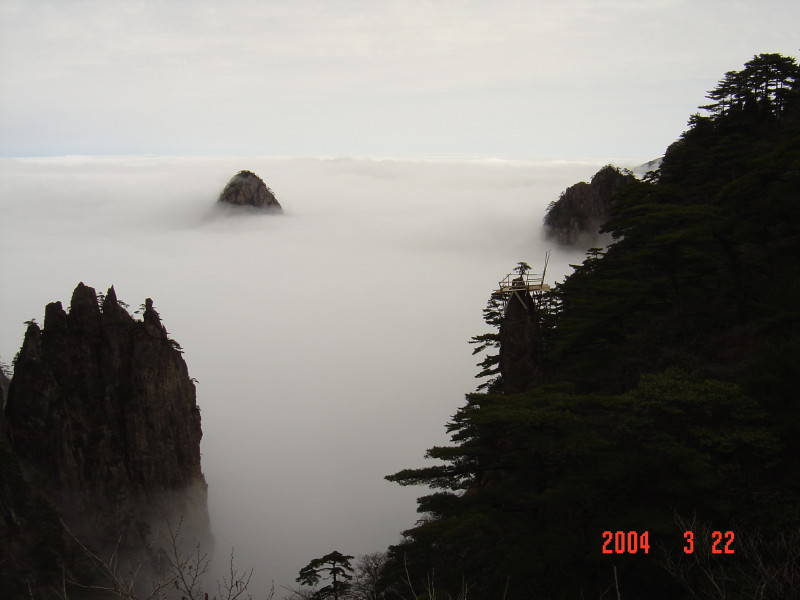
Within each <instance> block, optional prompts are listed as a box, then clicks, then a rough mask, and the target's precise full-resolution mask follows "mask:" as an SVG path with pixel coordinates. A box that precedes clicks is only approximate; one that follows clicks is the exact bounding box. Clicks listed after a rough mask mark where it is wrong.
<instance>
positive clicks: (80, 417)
mask: <svg viewBox="0 0 800 600" xmlns="http://www.w3.org/2000/svg"><path fill="white" fill-rule="evenodd" d="M2 420H3V421H4V424H3V425H4V427H3V428H4V429H5V436H4V437H5V438H6V439H4V440H2V443H3V444H4V446H5V448H6V454H5V455H4V468H7V470H8V473H11V474H12V475H14V476H15V477H17V478H20V477H21V478H22V479H23V480H24V483H25V486H27V489H28V493H27V494H23V497H20V495H19V494H18V493H17V495H16V496H14V494H11V493H10V492H9V491H8V490H6V493H4V495H3V498H0V500H2V501H3V504H4V507H3V509H4V513H5V516H6V524H5V525H6V528H5V531H3V532H2V533H3V534H4V538H8V540H11V545H12V546H13V545H14V544H16V545H17V546H18V547H19V549H22V550H25V549H26V548H27V549H28V550H29V549H30V548H29V546H30V542H31V540H32V539H35V538H36V537H37V535H38V534H37V532H36V531H33V532H31V531H30V530H29V529H25V527H26V526H27V527H33V528H34V529H35V528H36V525H35V524H33V525H32V524H31V519H28V521H27V525H25V523H16V524H15V523H14V518H15V516H16V515H19V514H22V513H21V508H22V507H21V506H20V503H22V502H25V501H26V498H28V499H29V498H30V497H32V496H33V495H36V496H37V497H39V496H41V497H42V498H43V499H42V501H41V502H40V504H42V506H49V508H43V509H42V510H45V511H46V510H51V509H52V511H54V512H55V513H56V515H53V514H51V515H50V518H49V520H48V521H47V523H46V525H47V527H49V528H51V529H52V528H54V527H56V526H57V525H59V524H60V521H61V520H63V523H64V524H66V526H67V527H68V528H69V532H71V533H69V534H68V535H67V532H65V531H56V532H54V533H53V535H51V538H53V539H58V540H62V541H63V540H67V542H69V541H70V540H71V539H72V534H74V536H75V537H77V538H78V539H80V540H81V541H82V542H83V543H85V544H86V545H87V546H89V547H91V548H93V549H94V550H95V551H101V550H105V549H107V548H112V547H114V546H115V545H116V544H119V546H120V548H119V553H120V555H121V556H123V557H125V556H128V557H129V558H130V559H131V560H137V561H145V562H148V563H152V568H153V570H157V569H158V567H157V565H156V564H155V563H157V561H158V555H159V552H160V549H161V547H162V546H163V542H164V539H163V537H161V536H162V535H163V528H164V526H165V525H166V524H167V523H172V524H173V526H174V524H175V523H177V522H178V520H179V519H182V520H183V531H184V533H185V534H186V535H187V536H188V537H191V538H192V539H194V540H199V541H200V542H201V543H204V544H207V543H208V542H209V541H210V534H209V523H208V510H207V505H206V482H205V479H204V477H203V473H202V470H201V466H200V439H201V437H202V431H201V426H200V410H199V408H198V406H197V402H196V398H195V388H194V383H193V382H192V380H191V379H190V377H189V375H188V370H187V367H186V363H185V362H184V361H183V358H182V356H181V352H180V347H179V346H178V345H177V343H176V342H174V341H173V340H171V339H170V338H169V337H168V336H167V332H166V329H165V328H164V326H163V325H162V324H161V319H160V317H159V315H158V313H157V312H156V310H155V308H154V307H153V303H152V301H151V300H150V299H148V300H147V301H146V303H145V306H144V315H143V320H141V321H138V320H135V319H134V318H133V317H131V316H130V315H129V314H128V312H127V310H125V308H123V307H122V306H120V303H119V302H118V300H117V297H116V293H115V291H114V288H113V287H112V288H110V289H109V290H108V293H107V294H106V295H105V297H104V298H103V299H102V304H100V303H99V302H98V298H97V294H96V293H95V291H94V289H92V288H90V287H87V286H85V285H83V284H82V283H81V284H78V286H77V287H76V288H75V291H74V292H73V294H72V300H71V303H70V308H69V312H65V311H64V309H63V308H62V306H61V303H60V302H53V303H50V304H48V305H47V307H46V309H45V319H44V327H43V328H40V327H39V326H38V325H37V324H36V323H35V322H30V323H29V324H28V329H27V331H26V332H25V339H24V342H23V345H22V349H21V350H20V352H19V355H18V356H17V358H16V360H15V368H14V375H13V378H12V379H11V383H10V386H9V389H8V397H7V400H6V406H5V410H4V414H3V418H2ZM13 461H16V463H17V465H14V464H12V462H13ZM17 471H18V472H17ZM15 493H16V492H15ZM9 519H10V521H11V523H10V525H9ZM51 533H52V532H51ZM8 540H4V541H8ZM73 550H74V549H73ZM50 551H51V553H55V554H59V552H58V551H57V548H52V549H50ZM23 554H24V552H23ZM67 554H69V552H67ZM73 558H74V556H69V555H67V556H63V555H62V556H60V561H61V562H63V563H64V564H66V565H67V566H68V567H69V565H71V564H73V563H74V561H73V560H71V559H73ZM22 567H24V569H23V568H22ZM41 567H42V563H41V561H40V562H38V563H37V562H36V561H33V564H31V563H28V564H23V565H20V566H18V568H16V569H14V568H12V572H11V575H14V576H15V577H17V579H20V580H24V581H28V582H31V581H32V582H33V584H34V587H36V585H37V584H38V585H43V584H45V583H47V581H46V580H47V576H42V573H41V572H38V571H39V570H40V569H41ZM2 568H3V570H4V571H5V569H6V568H7V566H6V565H3V567H2ZM22 571H27V572H22ZM2 574H3V575H4V577H8V576H9V573H8V572H3V573H2Z"/></svg>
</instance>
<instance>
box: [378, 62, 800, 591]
mask: <svg viewBox="0 0 800 600" xmlns="http://www.w3.org/2000/svg"><path fill="white" fill-rule="evenodd" d="M708 98H709V100H710V104H707V105H705V106H703V107H701V108H702V110H703V111H704V114H696V115H693V116H692V117H691V118H690V120H689V127H688V129H687V131H686V132H684V133H683V134H682V135H681V137H680V139H679V140H678V141H677V142H675V143H674V144H673V145H671V146H670V147H669V148H668V149H667V152H666V155H665V158H664V161H663V164H662V165H661V168H660V170H659V171H657V172H654V173H650V174H649V175H648V176H647V177H646V178H645V179H644V180H642V181H636V182H633V183H630V184H629V185H627V186H624V187H623V188H621V189H620V190H619V192H618V193H617V194H616V195H615V197H614V199H613V202H612V203H611V209H610V210H611V213H610V218H609V220H608V222H607V223H606V224H605V226H604V228H603V230H604V231H605V232H608V233H610V234H611V235H612V237H613V240H614V242H613V243H612V244H611V245H610V246H609V247H607V248H605V249H592V250H591V251H590V252H589V253H588V254H587V258H586V260H585V261H584V262H583V263H582V264H581V265H575V266H574V272H573V273H572V274H571V275H570V276H568V277H567V278H566V279H565V281H564V282H562V283H561V284H559V285H558V286H556V288H555V289H554V290H553V291H551V292H549V293H548V294H547V295H546V297H545V298H544V301H543V302H542V303H541V304H538V305H537V307H536V309H535V310H534V314H532V316H531V320H530V322H529V323H528V324H527V325H524V326H525V327H530V328H532V329H531V331H533V332H535V337H536V340H537V341H536V343H535V346H536V348H534V349H532V350H531V352H533V354H532V356H535V359H536V361H537V365H536V372H535V376H532V377H531V378H530V381H529V382H528V385H527V386H526V389H525V390H524V391H523V392H521V393H511V388H509V386H507V385H506V384H507V383H508V374H507V373H503V370H502V369H501V368H500V360H499V354H497V353H495V354H492V352H493V351H495V350H497V349H498V347H499V346H501V345H502V341H503V335H505V334H504V333H503V321H504V318H505V317H504V316H503V314H502V311H501V309H500V308H499V303H498V299H497V298H491V299H490V302H489V305H488V307H487V309H486V312H485V316H486V320H487V323H488V324H490V325H492V326H493V327H495V328H499V329H500V331H499V332H498V331H492V332H490V333H487V334H483V335H480V336H477V337H476V338H474V341H475V342H476V343H478V344H479V348H478V349H482V350H483V351H484V352H489V354H488V355H486V356H485V358H484V359H483V362H482V363H481V365H482V372H481V375H483V376H488V377H489V378H490V380H489V382H488V383H489V385H488V386H487V393H472V394H468V395H467V397H466V403H465V404H464V406H462V407H461V408H460V409H459V410H458V412H457V413H456V414H455V415H454V416H453V418H452V420H451V421H450V423H449V424H448V425H447V430H448V432H449V433H450V434H451V439H452V444H451V445H449V446H445V447H434V448H431V449H430V450H428V453H427V456H428V457H429V458H432V459H436V463H435V464H433V465H432V466H429V467H426V468H422V469H408V470H404V471H401V472H399V473H396V474H393V475H390V476H389V477H388V479H390V480H391V481H395V482H397V483H400V484H401V485H411V484H425V485H428V486H430V487H431V488H432V491H431V493H429V494H427V495H425V496H423V497H421V498H420V499H419V501H418V502H419V512H420V513H421V518H420V520H419V521H418V522H417V524H416V525H415V526H413V527H412V528H410V529H409V530H407V531H406V532H404V538H403V541H402V542H401V543H399V544H398V545H396V546H393V547H391V548H390V549H389V562H388V566H387V568H386V569H385V570H384V573H383V586H384V590H385V591H386V592H387V593H391V592H392V591H396V592H398V594H400V595H402V596H403V597H407V596H408V595H409V593H410V592H409V590H413V595H415V596H416V597H418V598H431V597H432V593H434V592H435V594H437V595H438V597H448V596H450V597H453V598H456V597H464V596H465V595H468V596H469V597H473V598H481V599H489V598H498V599H499V598H508V599H523V598H525V599H527V598H600V597H621V598H683V597H687V598H688V597H699V598H723V597H724V598H753V597H761V598H794V597H800V595H798V594H800V592H798V590H800V557H799V556H798V550H797V548H800V464H798V461H797V456H798V455H799V453H800V401H799V400H798V392H797V387H796V381H795V380H796V375H797V365H798V363H799V361H798V359H800V336H798V328H797V324H798V314H799V311H798V305H800V288H799V287H798V282H800V267H798V250H800V204H799V202H800V69H799V68H798V65H797V63H796V61H795V59H793V58H789V57H784V56H780V55H777V54H761V55H758V56H756V57H754V58H753V60H751V61H750V62H748V63H747V64H746V65H745V66H744V68H743V69H742V70H741V71H731V72H728V73H726V74H725V75H724V77H723V79H722V80H721V81H720V83H719V85H718V86H717V87H716V88H714V89H713V90H712V91H711V92H709V95H708ZM522 268H523V269H524V266H523V267H522ZM506 333H507V332H506ZM500 352H501V353H502V348H500ZM688 529H691V530H693V531H694V532H695V533H696V543H697V551H696V552H694V553H693V554H684V553H683V551H682V548H683V547H684V543H685V540H684V537H683V532H684V531H685V530H688ZM606 530H608V531H612V532H614V531H617V530H621V531H637V532H644V531H648V532H649V545H650V548H649V552H648V553H646V554H645V553H644V552H643V550H640V551H638V552H637V553H636V554H610V555H608V554H603V553H602V552H601V549H602V545H603V538H602V532H603V531H606ZM715 530H718V531H733V532H735V536H736V539H735V543H734V544H733V545H732V548H734V549H735V554H727V555H714V554H711V553H710V547H711V544H712V542H711V539H710V536H711V532H712V531H715ZM465 592H466V594H465ZM618 594H619V596H618ZM759 594H761V595H759Z"/></svg>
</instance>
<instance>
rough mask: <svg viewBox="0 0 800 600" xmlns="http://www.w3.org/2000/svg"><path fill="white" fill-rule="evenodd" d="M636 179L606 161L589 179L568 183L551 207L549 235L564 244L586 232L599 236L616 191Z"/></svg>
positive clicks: (573, 241)
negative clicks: (588, 180)
mask: <svg viewBox="0 0 800 600" xmlns="http://www.w3.org/2000/svg"><path fill="white" fill-rule="evenodd" d="M634 180H635V177H634V176H633V175H631V174H629V173H623V172H622V171H620V170H619V169H617V168H616V167H613V166H611V165H606V166H605V167H603V168H602V169H600V170H599V171H597V173H595V174H594V175H593V176H592V179H591V180H590V182H589V183H586V182H585V181H581V182H579V183H576V184H575V185H572V186H570V187H568V188H567V189H566V190H564V192H563V193H562V194H561V196H559V198H558V200H557V201H555V202H551V203H550V206H548V208H547V213H546V214H545V217H544V224H545V230H546V233H547V235H548V237H551V238H555V239H557V240H558V241H559V242H561V243H562V244H574V243H576V242H577V241H578V239H579V238H580V237H581V236H582V235H587V236H589V237H596V236H597V234H598V232H599V229H600V227H601V226H602V225H603V223H605V222H606V221H607V220H608V215H609V210H610V207H611V200H612V198H613V196H614V194H615V193H616V192H617V190H619V189H620V188H621V187H622V186H624V185H626V184H627V183H630V182H631V181H634Z"/></svg>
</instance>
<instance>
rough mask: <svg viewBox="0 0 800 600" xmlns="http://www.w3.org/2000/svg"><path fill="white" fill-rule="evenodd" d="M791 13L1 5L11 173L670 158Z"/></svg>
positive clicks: (792, 27)
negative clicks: (34, 162)
mask: <svg viewBox="0 0 800 600" xmlns="http://www.w3.org/2000/svg"><path fill="white" fill-rule="evenodd" d="M798 23H800V2H797V0H763V1H759V2H754V1H752V0H702V1H690V0H563V1H559V2H555V1H545V0H538V1H536V0H524V1H499V2H460V1H459V2H427V1H426V2H399V1H395V0H385V1H380V2H353V1H349V0H344V1H339V0H337V1H330V0H318V1H308V0H300V1H291V2H288V1H284V2H263V1H261V0H244V1H239V2H226V3H223V2H213V1H210V0H192V1H191V2H190V1H188V0H187V1H180V0H175V1H172V2H143V1H141V0H124V1H120V0H115V1H108V0H81V1H78V0H76V1H69V2H66V1H60V2H52V1H46V0H0V155H5V156H31V155H63V154H156V155H165V154H176V155H187V154H189V155H229V154H247V155H253V154H259V155H272V156H276V155H280V156H325V155H332V156H342V155H349V156H373V157H374V156H383V157H397V156H401V157H422V156H437V157H441V156H447V157H454V156H457V157H465V156H467V157H490V156H495V157H507V158H530V157H538V158H561V157H569V158H576V157H592V158H597V159H599V160H609V159H611V158H615V157H644V158H654V157H656V156H659V155H660V154H661V153H662V151H663V149H664V148H665V147H666V146H667V145H668V144H669V143H670V142H672V141H673V140H674V138H675V137H676V135H677V134H678V133H680V131H681V129H682V128H683V127H684V125H685V124H686V120H687V117H688V115H689V114H690V113H691V112H693V111H694V110H695V107H696V106H697V105H698V104H701V103H702V102H703V95H704V94H705V92H706V91H707V90H708V89H710V88H711V87H712V86H714V85H715V84H716V82H717V81H718V79H719V78H720V77H721V75H722V74H723V73H724V72H725V71H728V70H731V69H737V68H740V67H741V65H742V64H743V63H744V62H745V61H747V60H748V59H750V58H751V57H752V56H753V55H754V54H756V53H758V52H782V53H785V54H790V55H796V54H797V53H798V39H799V38H798V35H797V24H798Z"/></svg>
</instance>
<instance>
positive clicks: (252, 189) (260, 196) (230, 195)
mask: <svg viewBox="0 0 800 600" xmlns="http://www.w3.org/2000/svg"><path fill="white" fill-rule="evenodd" d="M219 201H220V202H225V203H227V204H233V205H235V206H254V207H256V208H268V209H271V210H274V211H281V210H282V209H281V205H280V204H279V203H278V200H277V198H275V194H273V193H272V190H271V189H269V187H267V184H265V183H264V181H263V180H262V179H261V178H260V177H259V176H258V175H256V174H255V173H253V172H252V171H239V172H238V173H237V174H236V175H234V176H233V177H232V178H231V180H230V181H229V182H228V185H226V186H225V189H224V190H222V194H220V196H219Z"/></svg>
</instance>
